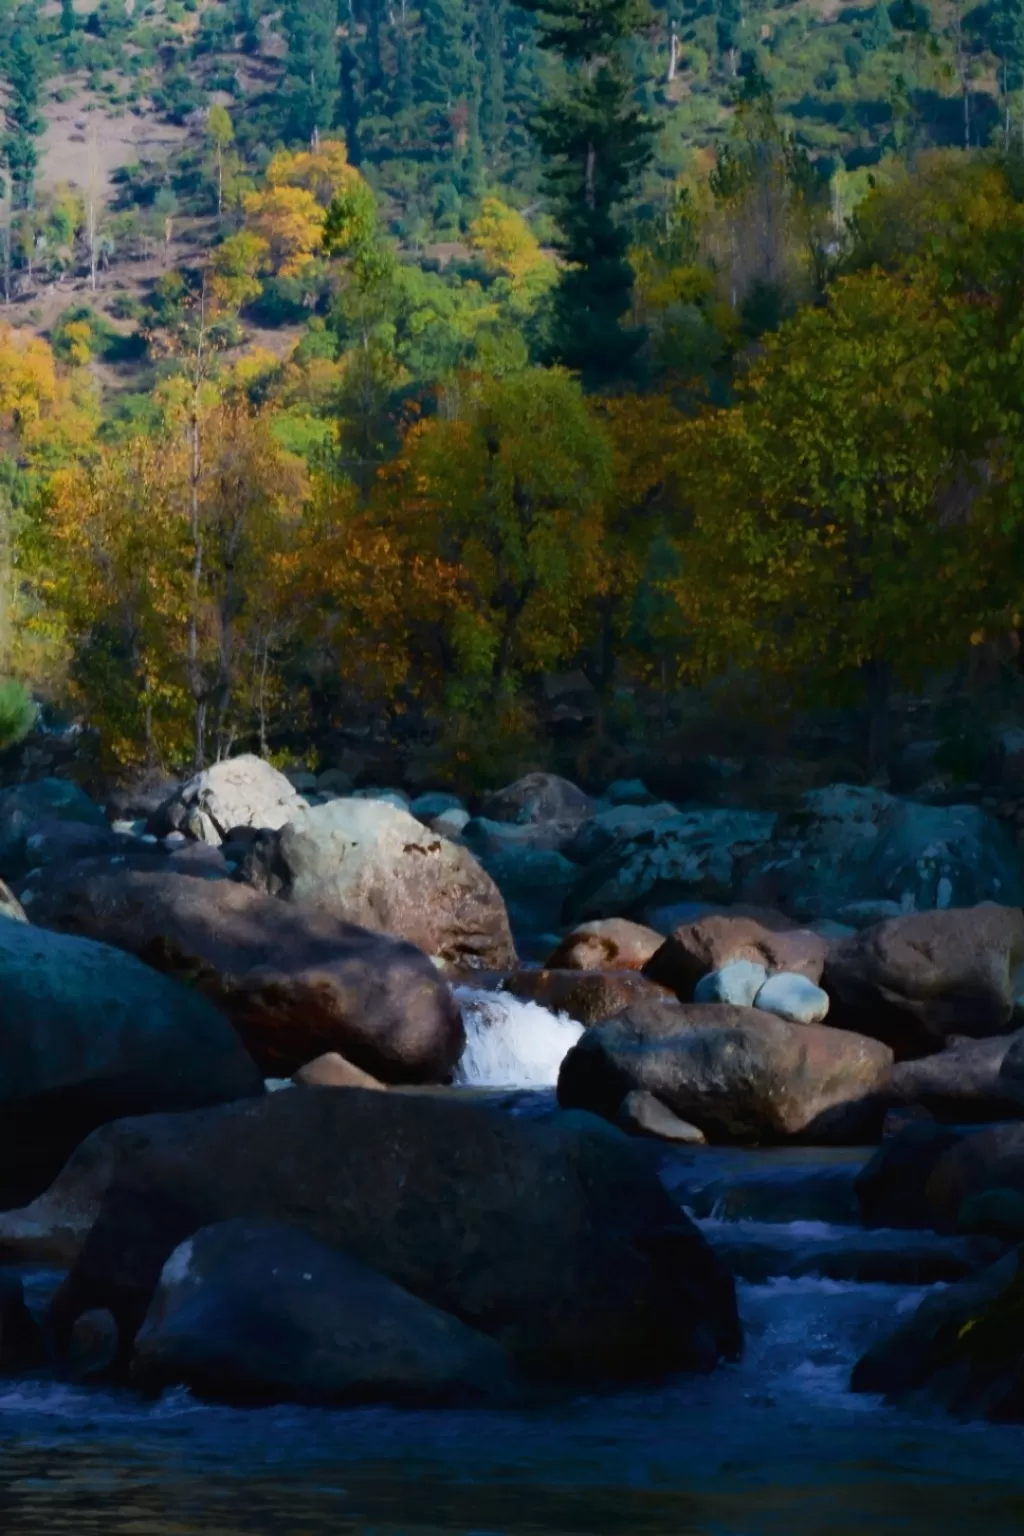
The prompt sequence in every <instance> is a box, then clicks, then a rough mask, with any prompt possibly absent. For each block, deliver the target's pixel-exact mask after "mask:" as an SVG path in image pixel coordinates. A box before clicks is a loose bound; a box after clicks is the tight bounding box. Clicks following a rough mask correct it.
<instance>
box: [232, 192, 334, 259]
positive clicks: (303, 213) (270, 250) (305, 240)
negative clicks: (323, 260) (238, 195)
mask: <svg viewBox="0 0 1024 1536" xmlns="http://www.w3.org/2000/svg"><path fill="white" fill-rule="evenodd" d="M244 207H245V215H246V220H247V223H248V232H249V234H250V235H252V236H255V237H256V239H258V240H260V241H262V242H263V244H264V246H265V259H266V261H267V264H268V265H269V267H270V268H271V270H272V271H273V272H275V273H277V275H278V276H279V277H297V276H298V275H299V274H300V273H302V272H303V271H305V269H306V268H307V267H309V266H310V265H312V263H313V261H314V260H315V258H316V255H317V253H318V251H319V249H320V237H321V231H322V229H323V222H324V210H323V208H322V207H321V206H320V204H319V203H318V202H317V200H316V198H315V197H314V196H313V193H312V192H310V191H308V190H307V189H306V188H305V187H292V186H271V187H270V188H268V190H267V191H265V192H250V193H249V195H248V196H247V197H246V198H245V200H244Z"/></svg>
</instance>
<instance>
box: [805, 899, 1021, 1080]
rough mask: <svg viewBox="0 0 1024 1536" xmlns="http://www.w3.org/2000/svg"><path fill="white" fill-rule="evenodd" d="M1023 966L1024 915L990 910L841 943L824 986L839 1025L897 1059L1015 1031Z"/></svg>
mask: <svg viewBox="0 0 1024 1536" xmlns="http://www.w3.org/2000/svg"><path fill="white" fill-rule="evenodd" d="M1021 960H1024V913H1022V912H1021V911H1020V909H1019V908H1016V907H1000V906H996V905H994V904H993V903H990V902H986V903H983V904H982V905H981V906H978V907H971V908H967V909H963V910H952V911H944V912H918V913H912V914H910V915H908V916H907V917H899V918H891V919H890V920H889V921H887V922H884V923H878V924H876V925H875V926H874V927H872V928H866V929H864V930H863V931H862V932H861V933H857V934H854V935H853V936H852V937H850V938H848V939H846V940H844V941H843V942H841V943H840V944H837V945H835V946H834V947H833V948H832V949H831V951H830V952H829V957H828V962H827V964H826V967H825V976H824V985H825V989H826V991H827V992H828V993H829V996H830V997H831V999H832V1013H831V1017H832V1020H833V1022H834V1023H836V1024H839V1025H840V1026H841V1027H843V1028H850V1029H857V1030H860V1031H862V1032H863V1033H864V1034H869V1035H874V1036H875V1037H876V1038H877V1039H879V1040H884V1041H886V1043H887V1044H889V1045H891V1046H892V1047H893V1050H894V1051H895V1052H896V1055H897V1056H898V1057H914V1056H925V1055H928V1054H929V1053H930V1052H933V1051H938V1050H941V1048H942V1046H943V1045H944V1044H945V1043H946V1041H947V1040H948V1039H949V1037H950V1036H951V1035H966V1036H969V1037H971V1038H975V1039H981V1038H984V1037H986V1036H992V1035H999V1034H1003V1033H1009V1032H1010V1031H1011V1030H1012V1029H1013V1008H1014V987H1013V976H1014V972H1015V970H1016V969H1017V966H1018V965H1019V964H1020V962H1021Z"/></svg>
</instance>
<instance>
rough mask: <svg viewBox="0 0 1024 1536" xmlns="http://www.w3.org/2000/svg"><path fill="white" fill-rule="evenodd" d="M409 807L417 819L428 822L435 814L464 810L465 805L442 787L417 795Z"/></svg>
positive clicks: (440, 814)
mask: <svg viewBox="0 0 1024 1536" xmlns="http://www.w3.org/2000/svg"><path fill="white" fill-rule="evenodd" d="M409 809H410V811H412V814H413V815H414V816H415V817H417V818H418V820H420V821H423V822H427V823H428V824H429V823H430V822H432V821H433V820H434V818H435V817H436V816H443V815H444V814H445V812H446V811H464V810H465V809H466V807H465V806H464V805H463V803H462V801H461V800H460V799H459V797H458V795H452V794H449V793H448V791H447V790H443V789H432V790H429V791H428V792H427V793H426V794H425V795H417V796H416V799H415V800H414V801H413V802H412V804H411V805H410V806H409ZM467 819H468V813H467Z"/></svg>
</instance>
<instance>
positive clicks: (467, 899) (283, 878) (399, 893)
mask: <svg viewBox="0 0 1024 1536" xmlns="http://www.w3.org/2000/svg"><path fill="white" fill-rule="evenodd" d="M244 871H245V875H246V878H247V879H248V881H249V882H250V884H252V885H255V886H256V887H257V888H259V889H262V890H266V891H269V892H270V893H272V894H274V895H277V896H280V897H282V898H283V899H284V900H285V901H286V902H289V903H291V904H294V905H296V906H299V907H303V908H316V909H317V910H318V911H321V912H324V913H327V914H329V915H331V916H333V917H335V918H340V919H342V920H343V921H345V922H348V923H357V924H359V925H360V926H361V927H363V928H370V929H372V930H373V931H374V932H376V933H386V934H389V935H390V936H391V937H392V938H398V939H407V940H408V941H409V942H410V943H412V944H416V945H418V946H419V948H420V949H422V950H424V951H425V952H426V953H427V954H428V955H431V956H434V957H435V958H437V959H439V960H442V961H444V962H445V963H446V964H448V965H451V966H453V967H456V968H466V967H481V968H483V969H493V970H504V969H505V968H507V967H508V966H509V965H511V964H512V963H514V960H515V949H514V946H513V943H512V934H511V930H510V928H509V923H508V914H507V912H506V910H505V903H504V902H503V901H502V898H501V893H500V891H499V890H498V888H497V886H496V885H495V884H494V881H493V880H492V879H491V878H490V876H489V875H488V874H487V873H486V871H485V870H484V869H483V868H482V867H481V865H480V864H479V863H478V862H477V860H476V859H475V858H474V857H473V855H472V854H471V853H470V852H469V851H468V850H467V849H465V848H462V847H460V846H459V845H458V844H456V843H450V842H448V841H447V839H446V838H443V837H440V836H438V835H437V834H436V833H434V832H428V831H427V830H426V829H425V828H424V827H423V826H421V824H420V823H419V822H418V821H417V820H416V818H415V817H414V816H411V815H410V814H409V812H408V811H404V810H399V809H398V808H397V807H396V806H393V805H388V804H386V803H385V802H383V801H375V800H334V801H332V802H331V803H330V804H328V805H319V806H315V807H314V808H313V809H312V810H308V811H299V812H298V813H297V814H296V815H295V817H294V819H293V820H291V821H290V822H289V823H288V825H287V826H285V827H283V828H282V829H281V830H280V831H279V832H276V833H274V832H266V833H261V834H260V836H259V837H257V838H256V839H254V841H253V842H252V843H251V844H250V847H249V852H248V854H247V855H246V860H245V865H244Z"/></svg>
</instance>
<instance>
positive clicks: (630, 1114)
mask: <svg viewBox="0 0 1024 1536" xmlns="http://www.w3.org/2000/svg"><path fill="white" fill-rule="evenodd" d="M615 1124H616V1125H617V1126H618V1127H619V1129H620V1130H623V1131H625V1132H626V1134H627V1135H628V1136H654V1137H656V1138H657V1139H658V1140H660V1141H675V1142H681V1143H683V1145H685V1146H692V1147H703V1146H706V1145H707V1137H706V1136H705V1135H704V1132H703V1131H699V1130H698V1129H697V1127H696V1126H695V1125H691V1124H690V1123H689V1121H688V1120H680V1118H679V1116H678V1115H674V1114H673V1113H672V1111H671V1110H670V1109H669V1108H668V1107H667V1105H665V1104H663V1103H662V1102H661V1100H660V1099H656V1098H655V1097H654V1094H653V1093H645V1092H644V1090H643V1089H642V1088H635V1089H634V1090H633V1091H632V1093H627V1094H626V1097H625V1098H624V1099H623V1101H622V1103H621V1104H620V1105H619V1108H618V1113H617V1114H616V1116H615Z"/></svg>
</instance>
